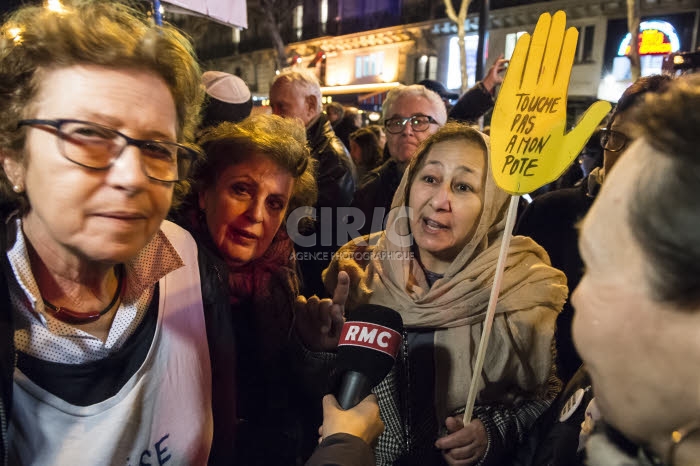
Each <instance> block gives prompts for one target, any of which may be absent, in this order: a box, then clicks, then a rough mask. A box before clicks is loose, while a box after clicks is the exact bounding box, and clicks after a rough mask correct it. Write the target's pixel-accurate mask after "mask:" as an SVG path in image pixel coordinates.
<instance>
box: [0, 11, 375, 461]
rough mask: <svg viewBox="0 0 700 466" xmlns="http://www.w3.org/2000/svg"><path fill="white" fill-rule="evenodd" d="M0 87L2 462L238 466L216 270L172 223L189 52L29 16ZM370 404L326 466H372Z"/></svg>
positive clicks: (134, 35) (10, 24)
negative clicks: (343, 458)
mask: <svg viewBox="0 0 700 466" xmlns="http://www.w3.org/2000/svg"><path fill="white" fill-rule="evenodd" d="M0 76H2V79H0V108H2V109H3V111H2V114H1V116H0V164H1V165H2V169H3V170H2V175H0V192H1V195H0V204H1V205H0V211H1V212H2V213H3V214H5V217H4V218H3V223H4V229H3V230H4V231H2V234H0V244H1V245H2V247H3V248H4V249H3V254H2V255H0V261H2V273H0V300H2V305H0V397H1V400H0V401H1V403H0V464H2V465H3V466H7V465H13V466H21V465H30V464H33V465H76V464H90V465H104V464H125V465H136V464H166V463H167V464H168V465H181V466H189V465H198V466H199V465H205V464H209V465H230V464H233V463H234V461H235V454H234V453H235V450H234V448H235V447H234V440H235V433H236V429H237V425H236V422H237V417H236V406H235V398H236V386H237V383H238V381H236V380H235V343H234V323H233V319H232V315H231V312H230V304H229V296H228V289H227V288H226V282H225V278H224V277H226V272H225V270H224V269H217V268H216V267H218V266H219V264H218V263H215V262H211V263H209V262H207V261H206V256H204V255H198V248H197V245H196V244H195V242H194V240H193V238H192V237H191V236H190V235H189V234H188V233H187V232H186V231H185V230H183V229H181V228H179V227H178V226H176V225H174V224H173V223H170V222H168V221H165V217H166V214H167V213H168V211H169V209H170V208H171V205H172V204H174V203H177V202H178V201H179V200H180V199H181V198H182V197H183V195H184V194H185V193H186V190H187V189H186V188H187V184H186V183H183V180H184V179H185V178H186V177H187V175H188V169H189V167H190V165H191V164H192V162H193V161H195V159H197V158H198V157H199V153H198V151H197V150H195V149H193V146H190V144H189V143H190V141H191V140H192V137H193V134H194V131H195V129H196V126H197V123H198V117H197V115H198V113H199V108H200V104H201V102H202V90H201V89H200V69H199V66H198V64H197V59H196V57H195V56H194V54H193V50H192V45H191V44H190V43H189V42H188V41H187V39H185V37H184V36H182V35H181V34H180V33H179V32H177V30H176V29H174V28H172V27H170V26H167V25H166V26H155V25H153V23H152V22H151V20H150V19H149V18H148V17H147V16H145V15H143V14H141V13H140V12H138V11H136V10H133V9H131V8H129V7H127V6H124V5H121V4H119V3H114V2H102V1H82V2H76V5H75V6H74V7H63V8H62V9H61V11H55V9H48V8H42V7H32V6H27V7H23V8H21V9H19V10H18V11H16V12H15V13H14V14H12V15H11V16H10V17H9V18H8V19H7V22H6V23H4V24H3V25H2V26H0ZM200 267H201V270H205V271H207V272H208V273H207V274H204V273H201V270H200ZM331 401H332V400H331ZM363 404H364V406H363V407H362V408H360V407H359V406H358V408H359V409H358V411H356V412H352V411H349V412H347V413H343V412H340V411H339V410H334V409H327V412H326V415H327V417H328V419H324V421H328V422H327V423H326V427H325V428H324V436H325V437H327V438H328V439H330V440H331V445H329V446H328V447H327V448H326V449H325V450H324V451H325V452H326V453H333V451H334V450H333V448H332V447H333V446H335V447H337V446H338V445H340V447H343V446H344V445H347V444H352V445H354V447H355V451H359V452H360V453H362V454H363V455H364V461H365V463H363V464H368V463H369V462H371V451H370V450H369V446H368V443H369V442H371V441H372V440H373V439H374V438H376V436H377V435H378V434H379V432H381V426H382V424H381V420H379V417H378V416H377V407H376V402H373V400H372V399H367V400H365V402H363ZM329 408H333V406H332V404H330V405H329ZM342 419H347V420H349V421H352V420H353V419H354V421H355V422H352V425H351V426H349V427H348V428H347V429H345V430H343V428H342V425H343V424H344V422H343V421H342ZM275 421H276V419H270V422H271V423H274V422H275ZM345 424H347V423H345ZM350 428H352V430H349V429H350ZM342 432H346V433H350V434H354V436H347V435H345V436H341V437H340V438H339V437H337V436H336V435H334V434H342ZM276 441H277V439H272V440H271V442H270V445H269V448H270V449H275V448H277V447H278V445H277V444H276ZM362 448H364V450H362ZM341 454H342V452H341ZM336 456H337V453H336Z"/></svg>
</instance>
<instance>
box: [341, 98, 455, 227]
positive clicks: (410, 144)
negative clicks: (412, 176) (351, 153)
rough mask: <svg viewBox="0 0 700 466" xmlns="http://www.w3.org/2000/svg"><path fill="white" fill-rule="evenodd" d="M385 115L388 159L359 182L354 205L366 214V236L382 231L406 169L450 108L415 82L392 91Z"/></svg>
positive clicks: (384, 109)
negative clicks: (420, 146) (421, 144)
mask: <svg viewBox="0 0 700 466" xmlns="http://www.w3.org/2000/svg"><path fill="white" fill-rule="evenodd" d="M382 117H383V119H384V129H385V131H386V152H387V153H388V157H389V158H388V159H387V160H386V162H384V164H382V165H381V166H380V167H378V168H376V169H374V170H372V171H371V172H369V173H368V174H367V175H365V178H364V179H363V180H361V181H360V188H359V189H358V190H357V192H356V193H355V199H354V201H353V204H352V205H353V207H356V208H358V209H360V210H361V211H362V213H363V215H364V225H363V226H362V227H361V228H360V233H361V234H363V235H366V234H369V233H374V232H376V231H381V230H383V224H384V219H385V218H386V215H387V214H388V213H389V210H390V209H391V201H392V199H393V197H394V193H395V192H396V189H397V188H398V187H399V184H400V183H401V177H402V176H403V172H404V170H405V169H406V167H407V166H408V163H409V162H410V161H411V159H412V158H413V156H414V155H415V153H416V151H417V150H418V146H419V145H420V143H421V142H423V141H424V140H425V139H426V138H427V137H428V136H430V135H431V134H433V133H435V132H437V130H438V128H440V127H441V126H442V125H444V124H445V122H446V121H447V111H446V109H445V105H444V104H443V102H442V99H441V98H440V96H439V95H438V94H436V93H435V92H433V91H431V90H429V89H427V88H426V87H424V86H422V85H419V84H414V85H412V86H399V87H396V88H394V89H392V90H391V91H389V93H388V94H387V98H386V100H385V101H384V105H383V106H382Z"/></svg>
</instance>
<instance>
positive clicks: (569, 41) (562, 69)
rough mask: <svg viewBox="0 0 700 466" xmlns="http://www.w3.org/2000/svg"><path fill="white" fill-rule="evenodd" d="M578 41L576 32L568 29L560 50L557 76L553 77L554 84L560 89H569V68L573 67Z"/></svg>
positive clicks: (573, 29) (574, 29)
mask: <svg viewBox="0 0 700 466" xmlns="http://www.w3.org/2000/svg"><path fill="white" fill-rule="evenodd" d="M577 41H578V30H576V28H573V27H572V28H569V29H567V31H566V35H565V36H564V45H563V46H562V49H561V57H560V58H559V66H558V67H557V74H556V76H555V77H554V84H555V85H556V86H557V87H558V88H560V89H568V88H569V78H570V77H571V67H573V66H574V58H575V57H576V42H577Z"/></svg>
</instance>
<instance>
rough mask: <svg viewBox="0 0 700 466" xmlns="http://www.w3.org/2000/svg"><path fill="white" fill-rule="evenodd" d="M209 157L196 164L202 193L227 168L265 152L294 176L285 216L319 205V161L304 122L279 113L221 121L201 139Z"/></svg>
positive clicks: (197, 184)
mask: <svg viewBox="0 0 700 466" xmlns="http://www.w3.org/2000/svg"><path fill="white" fill-rule="evenodd" d="M199 143H200V144H201V145H202V148H203V149H204V152H205V154H206V155H205V158H204V159H203V160H201V161H200V162H199V163H198V164H197V166H196V167H195V170H194V173H193V175H192V184H193V186H194V191H195V192H196V193H201V192H204V191H206V190H207V189H209V188H211V187H212V186H214V185H215V184H216V181H217V179H218V176H219V175H220V174H221V172H223V171H224V170H225V169H226V167H228V166H231V165H235V164H238V163H241V162H244V161H245V160H246V159H248V158H250V157H258V156H260V155H263V156H265V157H268V158H269V159H270V160H272V161H273V162H275V163H276V164H277V165H279V166H280V167H281V168H282V169H284V170H285V171H287V172H288V173H289V174H290V175H292V177H293V178H294V188H293V189H292V196H291V197H290V199H289V205H288V207H287V212H286V213H285V217H286V216H287V215H288V214H289V213H290V212H292V211H293V210H294V209H296V208H298V207H302V206H313V205H315V204H316V198H317V196H318V188H317V186H316V176H315V170H316V161H315V160H314V159H313V158H311V151H310V150H309V147H308V145H307V143H306V130H305V128H304V127H303V126H302V125H301V123H300V122H298V121H296V120H293V119H285V118H282V117H280V116H277V115H266V114H258V115H253V116H250V117H248V118H246V119H245V120H243V121H241V122H240V123H237V124H234V123H228V122H226V123H221V124H220V125H218V126H215V127H213V128H211V129H209V130H208V131H206V132H205V133H204V134H203V135H202V137H201V138H200V140H199Z"/></svg>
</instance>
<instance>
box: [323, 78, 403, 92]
mask: <svg viewBox="0 0 700 466" xmlns="http://www.w3.org/2000/svg"><path fill="white" fill-rule="evenodd" d="M400 85H401V83H399V82H396V81H395V82H391V83H374V84H350V85H347V86H325V87H322V88H321V94H322V95H340V94H368V93H381V92H386V91H388V90H391V89H393V88H395V87H397V86H400Z"/></svg>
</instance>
